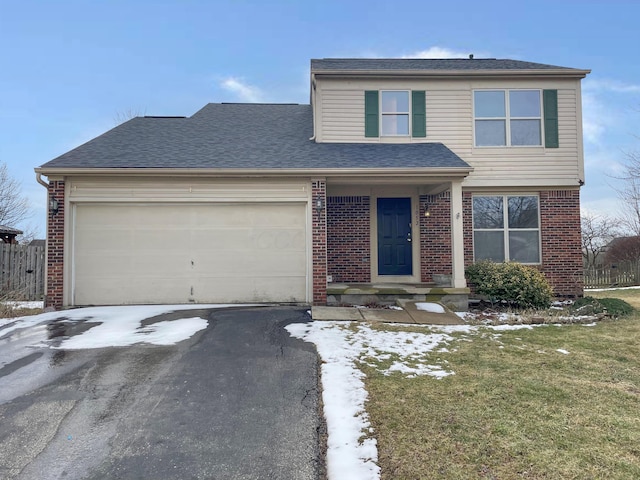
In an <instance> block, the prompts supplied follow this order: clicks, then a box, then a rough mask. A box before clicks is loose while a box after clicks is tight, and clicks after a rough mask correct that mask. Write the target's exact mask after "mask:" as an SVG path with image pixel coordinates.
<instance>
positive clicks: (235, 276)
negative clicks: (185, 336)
mask: <svg viewBox="0 0 640 480" xmlns="http://www.w3.org/2000/svg"><path fill="white" fill-rule="evenodd" d="M75 218H76V226H75V229H74V231H75V237H74V244H75V247H74V266H73V269H74V286H75V288H74V303H75V304H76V305H84V304H119V303H188V302H194V301H195V302H255V301H260V302H267V301H272V302H273V301H277V302H285V301H286V302H291V301H295V302H301V301H306V299H307V291H306V290H307V287H306V285H307V264H308V262H307V248H306V228H307V227H306V225H307V223H306V205H305V204H303V203H296V204H277V203H264V204H260V203H248V204H236V203H234V204H216V203H212V204H199V205H189V204H147V205H134V204H109V205H108V204H80V205H77V206H76V215H75Z"/></svg>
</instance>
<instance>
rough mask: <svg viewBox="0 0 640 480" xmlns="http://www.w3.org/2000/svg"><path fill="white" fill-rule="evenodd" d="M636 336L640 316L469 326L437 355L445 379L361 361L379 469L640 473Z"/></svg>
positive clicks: (564, 475)
mask: <svg viewBox="0 0 640 480" xmlns="http://www.w3.org/2000/svg"><path fill="white" fill-rule="evenodd" d="M589 295H592V296H594V297H596V296H597V297H605V296H608V297H619V298H623V299H624V300H626V301H627V302H629V303H632V304H634V306H636V307H640V291H639V290H620V291H614V292H597V293H596V292H594V293H593V294H589ZM378 328H385V329H387V328H394V327H388V326H384V327H378ZM395 328H398V327H395ZM454 336H455V335H454ZM639 338H640V315H638V314H636V315H634V316H632V317H628V318H626V319H621V320H607V321H603V322H600V323H598V324H597V325H595V326H583V325H567V326H562V327H558V326H541V327H536V328H533V329H530V330H511V331H504V332H499V333H496V332H490V331H487V333H485V334H479V335H474V336H473V338H472V339H469V338H468V336H464V335H461V336H460V338H459V339H458V340H456V341H454V342H452V343H450V344H449V345H448V348H447V350H448V351H445V352H443V351H438V352H437V353H436V352H434V353H432V354H431V355H433V356H434V361H436V358H435V357H437V359H438V361H439V362H445V363H446V362H448V363H446V365H447V369H448V370H451V371H453V372H455V374H454V375H450V376H447V377H444V378H441V379H437V378H434V377H432V376H418V377H415V378H407V377H406V376H403V375H401V374H400V373H392V374H388V372H385V373H382V372H384V369H380V368H374V367H372V366H367V365H363V366H361V368H362V369H363V371H364V372H365V373H366V379H365V380H364V381H365V385H366V390H367V391H368V393H369V399H368V401H367V403H366V410H367V412H368V414H369V418H370V421H371V424H372V425H373V428H374V433H373V435H374V436H375V438H376V439H377V442H378V465H379V466H380V467H381V477H382V478H383V479H420V478H424V479H432V478H452V479H466V478H487V479H515V478H518V479H522V478H527V479H569V478H571V479H582V478H585V479H586V478H608V479H631V478H640V415H639V414H638V412H640V368H638V367H639V366H640V342H638V339H639ZM469 340H471V341H469ZM392 361H393V358H391V359H387V360H384V362H392Z"/></svg>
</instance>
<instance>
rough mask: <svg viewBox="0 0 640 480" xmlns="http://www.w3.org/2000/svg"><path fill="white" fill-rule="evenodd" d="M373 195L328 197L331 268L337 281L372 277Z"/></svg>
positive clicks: (362, 279) (328, 244) (329, 271)
mask: <svg viewBox="0 0 640 480" xmlns="http://www.w3.org/2000/svg"><path fill="white" fill-rule="evenodd" d="M370 233H371V220H370V197H368V196H367V197H361V196H352V197H328V198H327V269H328V274H329V275H331V276H332V279H333V281H334V282H337V283H340V282H345V283H348V282H355V283H368V282H370V281H371V241H370Z"/></svg>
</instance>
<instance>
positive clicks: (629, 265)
mask: <svg viewBox="0 0 640 480" xmlns="http://www.w3.org/2000/svg"><path fill="white" fill-rule="evenodd" d="M636 285H640V261H638V262H624V263H618V264H615V265H607V266H603V267H597V268H585V270H584V286H585V288H609V287H633V286H636Z"/></svg>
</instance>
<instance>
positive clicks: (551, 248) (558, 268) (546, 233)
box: [540, 190, 584, 297]
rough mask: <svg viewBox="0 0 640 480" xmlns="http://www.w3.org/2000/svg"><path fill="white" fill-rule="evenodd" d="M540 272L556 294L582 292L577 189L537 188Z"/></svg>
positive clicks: (570, 294)
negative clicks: (540, 246)
mask: <svg viewBox="0 0 640 480" xmlns="http://www.w3.org/2000/svg"><path fill="white" fill-rule="evenodd" d="M540 219H541V223H542V225H541V226H542V229H541V230H542V231H541V236H542V272H543V273H544V274H545V276H546V277H547V278H548V279H549V282H550V283H551V285H553V287H554V290H555V293H556V295H558V296H563V297H578V296H582V295H583V292H584V282H583V276H582V275H583V270H582V269H583V266H582V250H581V239H580V237H581V230H580V191H578V190H549V191H544V192H540Z"/></svg>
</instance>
